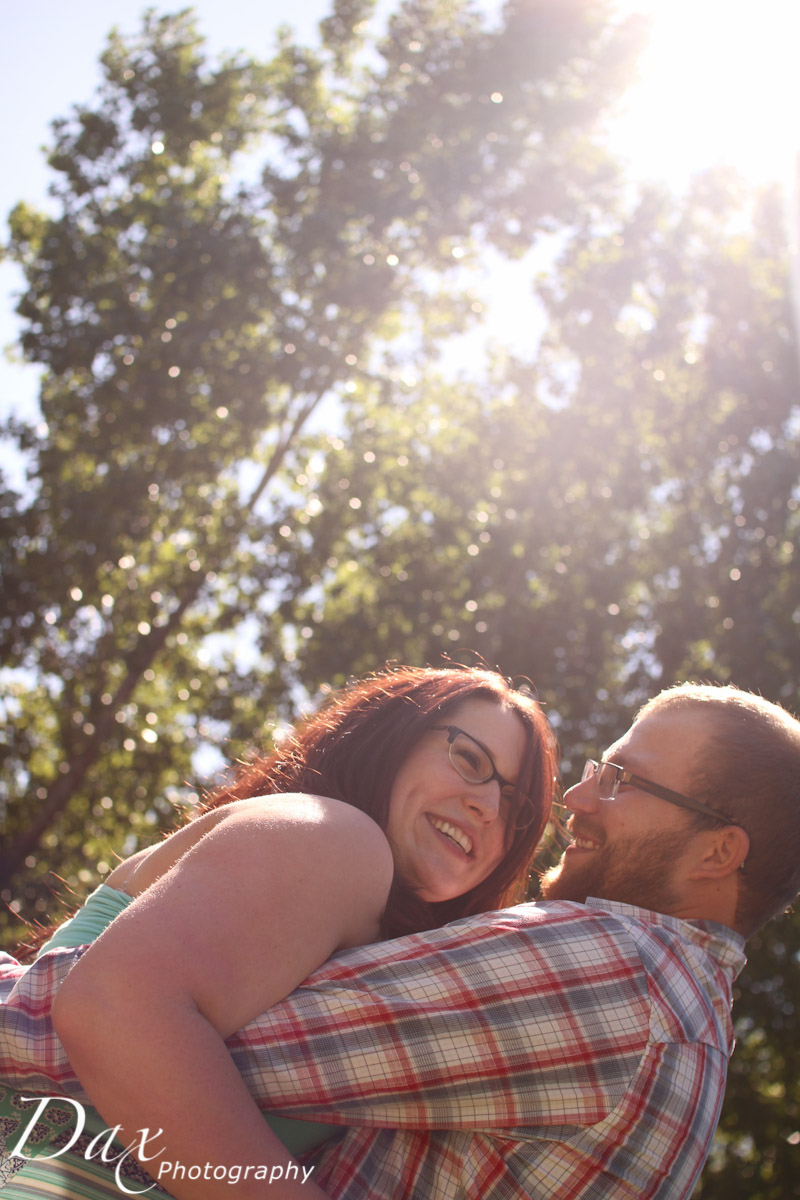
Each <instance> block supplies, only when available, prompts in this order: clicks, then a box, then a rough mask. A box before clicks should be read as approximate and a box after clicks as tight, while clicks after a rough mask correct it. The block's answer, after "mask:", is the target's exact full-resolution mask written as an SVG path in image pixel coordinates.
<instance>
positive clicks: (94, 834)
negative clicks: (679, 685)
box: [0, 0, 636, 911]
mask: <svg viewBox="0 0 800 1200" xmlns="http://www.w3.org/2000/svg"><path fill="white" fill-rule="evenodd" d="M369 8H370V6H369V5H368V4H366V3H360V4H353V3H344V2H343V3H339V4H337V5H335V7H334V9H333V12H332V15H331V17H330V18H329V19H328V20H327V21H326V22H324V23H323V27H322V32H323V45H322V47H321V49H320V50H319V51H318V52H311V51H308V50H306V49H303V48H301V47H298V46H296V45H294V44H293V43H292V42H291V41H290V40H289V38H288V36H283V38H282V40H281V43H280V45H279V48H278V51H277V53H276V55H275V56H274V58H273V59H272V60H271V61H270V62H268V63H263V64H261V63H256V62H254V61H251V60H244V59H240V60H231V61H224V62H222V63H221V64H220V65H219V66H218V67H216V68H214V67H210V66H209V65H208V64H207V63H206V62H205V60H204V58H203V53H202V45H201V41H200V39H199V37H198V35H197V32H196V30H195V28H194V26H193V24H192V21H191V18H190V16H189V15H188V13H182V14H179V15H178V16H175V17H157V16H155V15H154V14H152V13H151V14H150V15H149V16H148V17H147V18H146V20H145V26H144V32H143V35H142V37H141V38H140V39H132V40H130V41H125V40H124V39H121V38H120V37H118V36H112V38H111V40H110V43H109V48H108V50H107V52H106V53H105V55H104V56H103V67H104V72H105V83H104V85H103V87H102V89H101V92H100V95H99V97H98V101H97V103H96V104H95V105H94V106H91V107H87V108H83V109H78V110H76V111H75V113H74V114H73V116H72V117H71V118H69V119H67V120H65V121H61V122H58V123H57V124H56V127H55V145H54V149H53V151H52V153H51V156H50V164H51V166H52V167H53V169H54V170H55V171H56V172H57V175H58V182H57V183H56V184H55V185H54V189H53V190H54V196H55V198H56V200H57V203H58V206H59V213H58V215H57V216H55V217H52V218H51V217H46V216H44V215H42V214H38V213H35V212H32V211H30V210H28V209H26V208H25V207H22V206H20V207H18V208H17V209H16V210H15V211H14V213H13V214H12V218H11V242H10V246H9V253H10V254H11V255H12V257H14V258H15V259H16V260H17V261H18V262H20V263H21V264H22V266H23V269H24V271H25V274H26V279H27V286H26V290H25V292H24V294H23V296H22V298H21V300H20V304H19V312H20V313H21V315H22V316H23V318H24V320H25V322H26V330H25V332H24V334H23V338H22V345H23V349H24V352H25V354H26V357H27V358H28V359H29V360H30V361H35V362H39V363H41V364H42V365H43V366H44V368H45V376H44V381H43V384H42V394H41V406H42V422H41V424H40V425H39V426H37V427H34V428H30V427H27V426H24V425H19V424H13V423H11V424H9V425H7V426H6V429H5V432H6V434H7V435H10V436H12V437H13V438H15V439H16V441H17V444H18V445H19V447H20V448H21V449H22V450H23V451H24V452H25V453H26V454H27V455H28V459H29V462H30V471H29V483H30V494H26V496H25V497H21V496H13V495H11V494H10V493H9V492H8V491H6V492H5V495H4V503H3V508H2V510H1V511H0V521H2V533H3V538H2V544H3V547H4V549H3V551H2V554H3V557H2V570H3V589H4V590H3V595H4V611H3V616H2V622H1V623H0V647H1V649H0V652H2V655H3V662H4V667H5V672H6V674H5V682H6V685H7V695H8V699H7V700H6V702H5V717H6V726H5V734H4V741H3V745H2V753H3V765H4V766H5V778H6V779H7V780H9V783H8V784H7V785H6V790H5V795H4V796H3V803H4V807H5V821H4V824H5V827H6V832H7V836H8V844H7V849H6V852H5V854H4V857H3V860H2V869H3V876H4V878H5V879H6V880H8V879H9V878H10V877H11V876H15V877H16V878H17V880H18V883H17V885H16V886H17V887H19V886H20V882H19V881H21V882H22V885H23V887H24V894H23V897H19V896H17V897H16V898H15V903H17V904H18V903H19V901H20V900H21V899H24V900H25V901H26V904H27V902H28V901H30V905H31V906H32V907H33V911H35V910H36V906H37V905H38V907H39V909H42V908H43V907H44V906H45V905H46V904H47V901H48V899H49V897H48V896H46V895H43V894H42V891H41V886H40V881H39V880H38V879H36V877H37V876H39V875H40V871H39V869H38V860H37V848H38V847H39V845H40V844H43V845H44V846H45V847H46V850H47V853H48V855H49V856H52V858H51V861H53V862H54V864H57V869H58V870H59V873H61V874H65V875H67V876H68V878H69V879H70V880H72V881H73V882H74V881H75V880H76V879H77V878H78V875H79V872H80V871H84V872H88V871H89V869H90V866H93V863H94V861H95V860H96V858H97V857H98V856H99V857H104V858H106V859H107V857H108V855H107V854H105V855H101V854H100V849H101V847H102V845H103V843H104V842H105V841H106V839H107V838H108V837H109V835H110V833H111V830H112V828H116V827H119V825H120V824H124V825H125V826H126V827H127V828H128V829H129V830H130V832H131V837H133V838H135V837H137V836H138V835H139V833H140V832H141V831H142V830H143V829H144V828H147V827H152V825H154V824H155V825H157V824H158V823H159V821H161V820H162V819H163V818H164V816H165V813H166V811H167V810H168V809H169V797H170V796H174V795H176V794H178V791H179V785H180V783H181V781H182V780H184V779H185V778H186V777H187V775H190V774H191V770H192V765H191V764H192V751H193V749H194V748H195V747H196V746H197V744H198V743H199V742H200V741H202V740H203V739H204V738H208V739H210V740H211V741H215V742H220V741H222V740H223V737H224V735H225V733H226V731H227V730H228V728H230V726H231V723H232V724H233V725H234V726H235V727H236V728H237V729H240V728H241V727H242V725H243V724H244V723H245V722H248V721H251V720H252V717H253V714H254V712H256V711H258V709H259V708H260V714H259V715H260V719H261V720H263V716H264V714H265V713H267V712H269V711H270V710H272V711H277V712H286V711H288V709H289V707H290V705H289V702H287V700H286V699H285V698H284V695H283V693H284V685H285V683H286V682H288V680H287V679H286V676H285V673H284V671H283V660H284V644H285V641H286V636H290V635H286V634H285V633H284V626H283V620H282V614H283V611H284V609H285V607H286V605H287V604H291V598H292V595H293V589H294V588H295V587H296V586H297V580H296V578H295V577H293V576H292V575H291V574H289V573H288V572H287V562H288V558H287V555H286V554H285V553H284V550H283V547H282V544H281V540H280V537H279V536H278V535H276V531H275V530H274V528H273V525H274V522H273V520H272V508H271V505H272V504H273V503H274V497H275V496H280V494H281V489H282V488H283V487H285V486H286V485H285V483H284V478H285V476H284V472H285V471H286V470H287V469H289V468H292V470H293V472H294V473H295V474H296V473H297V467H296V465H295V462H296V455H297V453H299V452H300V451H301V448H302V436H303V431H304V430H306V429H307V428H308V425H309V421H310V420H311V418H312V416H313V415H314V414H316V413H318V411H319V410H320V406H321V405H322V403H323V400H325V401H326V403H327V413H328V415H327V416H326V417H325V419H326V420H327V421H328V422H329V424H330V425H331V426H333V427H334V428H335V427H337V426H338V425H339V424H340V423H341V421H342V419H343V414H344V413H346V412H347V411H348V409H349V408H351V407H352V406H353V405H355V404H357V403H358V401H359V393H358V390H356V392H355V393H353V392H351V391H350V390H349V389H350V386H351V384H350V377H351V376H352V374H353V372H354V370H355V369H356V368H358V369H361V370H363V369H364V368H365V367H366V365H367V364H368V360H369V357H370V354H371V352H372V347H373V346H374V345H375V344H376V340H377V341H385V339H386V338H388V337H389V336H390V335H391V334H392V333H396V332H397V330H398V329H400V328H401V327H402V324H403V321H404V320H406V321H408V320H410V319H411V317H412V316H413V314H415V313H430V312H433V311H435V313H436V319H437V321H438V324H439V327H440V328H445V329H446V328H454V327H458V326H460V325H463V323H464V319H465V317H464V314H465V312H468V311H469V305H468V304H467V303H466V302H465V301H463V300H462V299H461V298H460V297H458V296H455V297H454V298H453V299H452V301H450V302H448V303H447V304H446V305H445V304H444V303H443V301H441V300H438V301H437V300H435V299H434V296H433V293H434V292H435V287H434V284H433V280H434V278H435V276H436V273H437V272H442V271H444V270H447V269H450V268H452V267H453V265H454V264H455V262H456V261H457V260H456V259H454V257H453V249H454V248H457V247H463V246H469V245H470V243H471V240H474V241H475V242H476V243H478V242H479V243H481V244H493V245H496V246H498V247H499V248H500V249H501V250H502V251H504V252H506V253H517V252H518V251H519V250H520V249H521V248H523V247H525V246H527V245H528V244H530V242H531V241H532V240H533V239H534V238H535V237H536V235H537V231H539V230H542V229H545V228H552V227H555V226H556V225H558V224H559V223H563V222H565V221H566V222H569V221H572V220H575V219H576V218H577V213H578V212H579V210H580V208H581V207H582V206H584V205H586V204H590V203H597V204H599V203H601V200H602V196H603V195H604V193H605V192H606V190H607V188H608V183H609V179H610V178H611V176H612V175H613V170H612V168H611V167H610V165H609V164H608V163H607V161H606V160H605V158H604V156H603V154H602V152H601V151H600V149H599V147H598V144H597V143H596V141H595V140H594V139H593V130H594V128H595V122H596V118H597V115H598V113H599V112H600V111H602V109H603V107H604V105H605V104H606V103H607V102H608V101H610V100H611V99H612V98H613V96H614V95H615V93H616V92H617V91H618V90H619V88H620V87H621V86H622V83H623V82H624V79H625V74H626V69H627V66H628V63H629V61H630V58H631V55H632V53H633V50H634V47H635V42H636V36H635V33H636V29H635V26H634V25H633V24H631V23H630V22H628V23H625V24H620V23H617V22H615V21H614V20H612V18H611V10H610V7H609V6H607V5H606V4H604V3H588V2H583V0H581V2H580V3H577V2H573V3H568V4H563V3H558V4H556V3H554V2H553V0H520V2H517V3H511V4H509V5H508V6H507V8H506V9H505V12H504V17H503V21H502V22H501V24H500V25H499V26H497V27H495V28H492V27H490V26H489V25H488V23H487V21H486V19H485V18H484V17H483V16H482V15H480V14H478V13H477V12H475V11H473V10H472V8H471V7H469V6H468V5H464V4H460V5H456V6H454V5H452V4H444V3H438V2H437V0H421V2H419V3H407V4H405V5H403V6H401V7H400V8H399V9H398V11H397V13H395V14H394V16H393V17H392V18H391V19H390V21H389V24H388V29H387V31H386V33H385V35H384V36H382V37H381V38H380V39H379V40H378V41H377V42H373V43H371V44H369V45H368V43H367V41H366V35H365V33H364V21H365V19H366V17H367V15H368V13H369ZM365 49H369V50H370V53H369V54H366V53H364V51H365ZM256 158H257V159H258V165H259V170H260V174H259V176H258V178H257V179H256V180H255V182H252V177H253V170H254V162H255V161H256ZM248 179H249V180H251V182H247V181H246V180H248ZM237 181H238V182H237ZM423 323H424V322H423ZM315 419H317V420H319V419H321V418H320V417H319V416H317V417H315ZM279 529H280V526H278V531H279ZM252 626H255V628H256V630H257V635H256V636H257V638H258V639H259V640H260V646H261V647H262V648H263V649H264V650H265V652H264V653H263V654H262V655H261V656H260V657H258V658H255V660H254V656H253V655H250V656H249V660H248V661H247V667H246V671H245V670H244V668H242V669H241V670H240V671H238V672H237V670H236V665H237V655H238V656H239V661H240V664H241V652H240V650H239V646H240V645H241V644H242V642H244V641H247V642H248V643H249V642H250V641H252V638H251V636H250V633H249V630H250V628H251V627H252ZM220 637H221V638H222V641H220ZM210 639H216V640H211V641H210ZM237 639H238V642H237ZM210 647H213V650H214V653H213V654H212V653H211V650H210ZM256 728H257V727H256ZM256 728H253V727H252V726H251V727H250V728H249V729H248V731H247V732H248V734H249V739H252V737H253V735H254V733H255V732H256ZM56 851H57V852H58V853H57V854H56ZM23 864H24V865H23ZM4 894H5V895H6V896H7V898H10V893H9V892H8V891H7V892H6V893H4ZM25 911H29V907H26V908H25Z"/></svg>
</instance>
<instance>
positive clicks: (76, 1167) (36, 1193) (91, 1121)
mask: <svg viewBox="0 0 800 1200" xmlns="http://www.w3.org/2000/svg"><path fill="white" fill-rule="evenodd" d="M132 900H133V897H132V896H128V895H127V894H126V893H125V892H120V891H117V890H116V889H115V888H111V887H108V886H107V885H106V884H104V883H101V884H100V886H99V887H98V888H96V889H95V891H93V892H92V894H91V895H90V896H89V897H88V898H87V899H86V902H85V903H84V905H83V907H82V908H80V909H78V911H77V912H76V913H75V915H74V916H73V917H71V918H70V919H69V920H68V921H65V922H64V923H63V925H61V926H59V928H58V929H57V930H56V932H55V933H54V935H53V936H52V937H51V938H50V940H49V941H48V942H46V943H45V945H44V946H42V948H41V949H40V950H39V956H40V955H42V954H44V953H45V952H46V951H47V950H53V949H55V948H58V947H71V946H85V945H88V944H89V943H90V942H93V941H94V940H95V938H98V937H99V936H100V934H101V933H102V932H103V930H104V929H106V928H107V927H108V926H109V925H110V924H111V922H112V921H113V920H114V918H115V917H116V916H118V915H119V913H121V912H123V910H124V909H126V908H127V907H128V905H129V904H131V903H132ZM37 957H38V956H37ZM21 1095H26V1096H28V1095H30V1093H28V1092H25V1093H19V1092H16V1091H14V1090H12V1089H9V1088H5V1087H4V1086H3V1084H2V1080H0V1200H34V1198H35V1197H36V1198H45V1197H53V1198H56V1197H58V1198H61V1200H63V1198H66V1197H68V1198H69V1200H72V1198H73V1197H74V1198H75V1200H111V1198H112V1197H113V1200H120V1197H121V1196H123V1195H124V1194H125V1192H124V1190H121V1189H120V1187H118V1185H117V1181H116V1179H115V1170H116V1168H117V1163H116V1161H114V1156H115V1155H121V1154H122V1153H123V1147H122V1145H121V1144H119V1143H116V1142H115V1143H112V1144H111V1148H110V1149H108V1150H106V1151H105V1157H106V1158H107V1159H109V1160H112V1161H110V1162H106V1163H103V1162H102V1161H101V1159H100V1151H101V1150H102V1149H103V1147H104V1146H106V1140H105V1139H101V1140H100V1141H98V1143H97V1147H96V1150H97V1155H96V1157H90V1158H87V1157H86V1150H87V1149H89V1148H90V1146H91V1143H92V1139H93V1138H95V1137H96V1136H97V1135H98V1134H99V1133H101V1132H102V1131H103V1130H105V1129H107V1128H108V1125H107V1122H106V1121H104V1120H103V1118H102V1117H101V1116H100V1114H99V1113H98V1112H97V1110H96V1109H94V1108H91V1107H90V1106H89V1105H83V1108H84V1111H85V1115H86V1121H85V1124H84V1127H83V1131H82V1133H81V1136H80V1137H79V1138H78V1139H77V1141H76V1142H75V1144H74V1146H73V1147H71V1149H70V1150H68V1151H65V1152H64V1153H62V1154H60V1155H59V1156H58V1157H57V1158H46V1157H41V1156H43V1155H45V1156H46V1155H48V1154H50V1155H52V1154H53V1153H54V1151H55V1152H57V1151H58V1149H59V1147H60V1146H64V1145H66V1144H67V1143H68V1141H69V1139H70V1137H71V1136H72V1134H73V1133H74V1131H75V1127H76V1123H77V1112H76V1109H75V1108H74V1107H73V1105H72V1104H70V1103H68V1102H67V1101H66V1100H65V1101H62V1102H61V1103H59V1102H58V1101H52V1102H51V1103H50V1104H48V1106H47V1108H46V1109H45V1110H44V1111H43V1112H42V1114H41V1116H40V1118H39V1120H38V1121H37V1124H36V1126H35V1128H34V1130H33V1132H32V1134H31V1135H30V1136H29V1138H28V1141H27V1142H26V1144H25V1146H24V1153H25V1154H27V1155H29V1156H30V1158H29V1161H28V1162H27V1163H26V1164H25V1165H21V1164H22V1163H24V1160H23V1159H21V1158H12V1157H9V1156H8V1154H7V1152H4V1151H2V1147H3V1143H5V1146H6V1147H8V1148H13V1149H16V1144H17V1141H18V1139H19V1134H20V1133H21V1132H22V1131H23V1130H24V1129H25V1127H26V1126H27V1124H28V1123H29V1121H30V1119H31V1116H32V1114H33V1113H34V1112H35V1110H36V1104H35V1103H26V1104H23V1103H22V1102H21ZM37 1100H38V1098H37ZM262 1115H263V1116H264V1119H265V1120H266V1121H267V1124H268V1125H269V1126H270V1128H271V1129H272V1131H273V1132H274V1133H275V1134H276V1135H277V1136H278V1137H279V1138H280V1140H281V1141H282V1142H283V1144H284V1146H286V1148H287V1150H288V1151H289V1152H290V1153H291V1154H293V1155H295V1156H298V1155H300V1156H302V1155H304V1154H307V1153H309V1152H310V1151H312V1150H315V1149H316V1148H317V1147H318V1146H320V1145H322V1143H323V1142H324V1141H326V1140H327V1139H328V1138H329V1137H332V1136H334V1135H336V1136H338V1135H341V1133H342V1132H343V1130H342V1127H341V1126H340V1125H323V1124H320V1123H319V1122H315V1121H301V1120H292V1119H290V1118H288V1117H279V1116H274V1115H272V1114H267V1113H264V1114H262ZM119 1174H120V1178H121V1181H122V1183H123V1185H124V1187H125V1188H129V1189H130V1190H131V1192H133V1193H137V1192H139V1191H140V1190H143V1189H145V1188H149V1189H150V1190H149V1191H148V1192H147V1195H148V1196H156V1195H159V1194H160V1195H168V1194H169V1193H167V1192H165V1191H164V1189H163V1188H161V1187H159V1186H158V1184H156V1185H155V1187H154V1186H152V1185H153V1179H152V1177H151V1176H149V1175H148V1174H147V1173H146V1172H145V1171H144V1169H143V1168H142V1167H141V1166H140V1165H139V1164H138V1163H137V1162H136V1160H135V1159H134V1158H132V1157H130V1156H128V1157H127V1158H126V1159H125V1160H124V1161H123V1162H122V1164H121V1166H120V1168H119ZM234 1190H235V1188H234Z"/></svg>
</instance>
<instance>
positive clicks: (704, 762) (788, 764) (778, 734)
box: [636, 683, 800, 937]
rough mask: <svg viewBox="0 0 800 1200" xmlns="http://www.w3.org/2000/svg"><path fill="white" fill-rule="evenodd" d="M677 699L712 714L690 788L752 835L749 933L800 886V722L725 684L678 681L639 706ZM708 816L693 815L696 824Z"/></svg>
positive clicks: (744, 899) (743, 903)
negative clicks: (705, 740) (707, 733)
mask: <svg viewBox="0 0 800 1200" xmlns="http://www.w3.org/2000/svg"><path fill="white" fill-rule="evenodd" d="M677 706H680V707H682V708H686V707H694V708H697V709H698V710H701V711H704V712H706V713H708V714H709V715H711V717H712V724H711V726H710V733H709V736H708V740H707V743H706V745H705V748H704V749H703V750H702V751H701V752H700V755H699V757H698V759H697V760H696V761H695V763H693V764H692V766H693V779H692V786H691V789H690V794H691V795H692V796H693V798H694V799H695V800H700V801H701V802H702V803H703V804H707V805H709V807H711V808H716V809H719V810H720V812H722V813H723V814H724V815H725V816H726V817H729V818H730V820H731V822H732V823H735V824H737V825H741V826H742V828H743V829H744V830H745V831H746V832H747V834H748V835H749V838H750V851H749V853H748V855H747V859H746V861H745V864H744V867H743V869H742V872H741V876H740V887H739V903H738V906H737V911H736V917H735V920H736V928H737V929H739V930H740V931H741V932H742V933H743V934H744V935H745V937H749V936H750V935H751V934H753V933H755V931H756V930H757V929H760V928H761V926H762V925H765V924H766V922H767V921H769V920H770V918H771V917H774V916H777V915H778V914H779V913H782V912H783V911H784V910H785V909H786V908H787V907H788V906H789V905H790V904H792V903H793V901H794V900H795V899H796V897H797V895H798V892H800V721H798V720H797V719H796V718H795V717H793V716H792V714H791V713H789V712H787V711H786V709H785V708H781V706H780V705H778V704H772V703H770V701H768V700H764V699H763V698H762V697H761V696H756V695H754V694H753V693H751V692H744V691H740V690H739V688H736V687H732V686H728V685H713V684H694V683H683V684H679V685H678V686H676V687H672V688H667V689H666V691H663V692H661V693H660V694H659V695H658V696H656V697H654V699H652V700H650V701H649V702H648V703H647V704H645V705H644V707H643V708H642V709H641V710H640V711H639V713H637V716H636V720H639V719H640V718H641V717H643V716H646V715H647V714H648V713H652V712H657V711H659V710H661V709H665V708H668V707H669V708H672V707H677ZM709 821H710V819H709V818H705V817H703V816H698V818H697V822H698V825H700V826H703V825H705V824H707V823H709Z"/></svg>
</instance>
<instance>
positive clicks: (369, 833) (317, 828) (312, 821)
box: [216, 792, 393, 870]
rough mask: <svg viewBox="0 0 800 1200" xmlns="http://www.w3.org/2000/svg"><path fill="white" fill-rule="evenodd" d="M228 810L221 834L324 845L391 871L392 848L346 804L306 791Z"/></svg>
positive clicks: (253, 799)
mask: <svg viewBox="0 0 800 1200" xmlns="http://www.w3.org/2000/svg"><path fill="white" fill-rule="evenodd" d="M225 809H227V810H229V811H228V812H226V813H225V816H224V818H223V820H222V821H220V822H219V823H218V824H217V826H216V830H217V832H216V836H220V835H221V834H222V833H223V831H225V832H230V833H231V834H234V832H235V833H236V835H241V834H243V835H244V836H248V835H251V834H252V835H253V836H256V837H258V836H259V835H261V834H263V835H264V836H270V835H278V836H280V837H281V839H282V840H285V841H286V842H287V843H292V842H299V843H300V844H303V843H305V844H307V845H308V846H309V848H311V847H316V846H317V845H319V846H320V847H326V848H327V853H328V855H329V856H333V855H334V854H340V855H343V856H344V857H345V858H346V859H351V860H356V861H361V860H370V858H375V859H376V862H375V864H374V865H375V866H376V867H377V868H380V867H381V865H385V866H387V867H388V868H389V870H391V869H392V866H393V863H392V857H391V848H390V846H389V842H388V841H387V839H386V835H385V833H384V832H383V830H382V829H381V827H380V826H379V825H378V823H377V822H376V821H375V820H373V818H372V817H370V816H368V815H367V813H365V812H362V811H361V809H358V808H354V807H353V805H352V804H347V803H346V802H345V801H343V800H335V799H333V797H331V796H318V795H312V794H310V793H306V792H278V793H275V794H273V795H270V796H252V797H250V798H249V799H247V800H237V801H235V802H234V803H233V804H229V805H226V806H225Z"/></svg>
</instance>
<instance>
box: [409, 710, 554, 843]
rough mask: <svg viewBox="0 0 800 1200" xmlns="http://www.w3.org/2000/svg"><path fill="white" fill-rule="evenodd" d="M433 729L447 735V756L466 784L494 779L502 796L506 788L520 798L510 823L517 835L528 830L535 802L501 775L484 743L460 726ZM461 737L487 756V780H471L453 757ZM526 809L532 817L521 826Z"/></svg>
mask: <svg viewBox="0 0 800 1200" xmlns="http://www.w3.org/2000/svg"><path fill="white" fill-rule="evenodd" d="M431 729H440V730H443V731H444V732H445V733H446V734H447V754H448V757H449V759H450V765H451V766H452V768H453V770H454V771H455V772H456V774H457V775H460V776H461V778H462V779H463V780H464V781H465V783H477V784H478V785H480V784H484V783H491V782H492V780H493V779H496V780H497V782H498V783H499V785H500V792H501V794H502V792H503V789H504V788H509V789H510V790H511V791H512V792H513V793H514V796H515V797H519V798H520V801H521V802H519V801H518V802H517V804H516V805H515V811H514V812H513V813H512V820H511V821H510V822H509V825H510V827H511V828H512V829H513V831H514V832H515V833H519V832H521V831H522V830H523V829H527V828H528V826H529V825H531V824H532V822H533V819H534V817H535V815H536V812H535V808H534V804H533V800H532V799H531V797H530V796H526V795H525V794H524V792H522V791H521V790H520V789H519V788H518V787H517V785H516V784H515V783H511V781H510V780H509V779H504V778H503V776H502V775H501V774H500V772H499V771H498V769H497V766H496V764H495V761H494V759H493V758H492V756H491V754H490V753H489V751H488V750H487V748H486V747H485V746H484V744H483V742H479V741H478V739H477V738H476V737H473V736H472V734H471V733H467V731H466V729H462V728H461V727H460V726H459V725H431ZM459 736H461V737H465V738H467V740H468V741H470V742H474V743H475V745H476V746H477V747H478V748H479V749H480V750H482V751H483V753H484V754H485V755H486V757H487V759H488V760H489V765H490V766H491V768H492V773H491V775H487V776H486V778H485V779H470V778H469V776H467V775H465V774H464V772H463V771H462V770H461V767H460V766H459V763H458V762H457V760H456V759H455V758H454V756H453V743H454V742H455V740H456V738H457V737H459ZM525 808H527V809H529V811H530V816H529V817H528V819H527V821H524V822H523V823H522V824H519V813H520V811H523V812H524V810H525Z"/></svg>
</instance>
